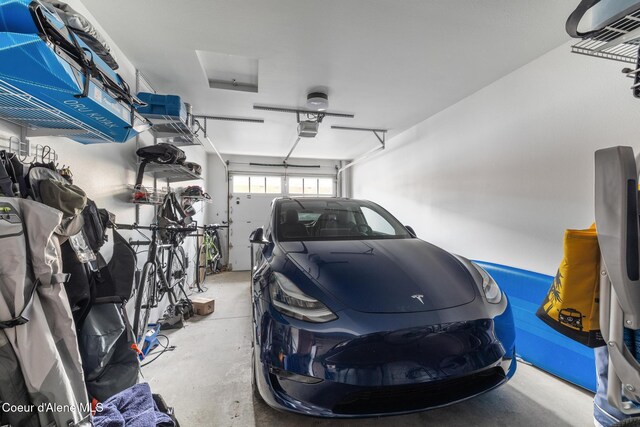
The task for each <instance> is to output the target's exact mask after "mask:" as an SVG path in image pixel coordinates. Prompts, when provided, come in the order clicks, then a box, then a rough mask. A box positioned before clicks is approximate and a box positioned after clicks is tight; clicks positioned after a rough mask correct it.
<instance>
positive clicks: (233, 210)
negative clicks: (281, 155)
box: [229, 175, 284, 270]
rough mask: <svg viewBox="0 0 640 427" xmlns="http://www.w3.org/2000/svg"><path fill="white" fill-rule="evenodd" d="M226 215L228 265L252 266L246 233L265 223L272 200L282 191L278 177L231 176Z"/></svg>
mask: <svg viewBox="0 0 640 427" xmlns="http://www.w3.org/2000/svg"><path fill="white" fill-rule="evenodd" d="M230 179H231V182H230V185H229V188H230V189H231V194H230V196H231V200H230V206H229V216H230V218H231V225H230V227H229V243H230V246H229V267H230V268H231V269H232V270H249V269H250V268H251V252H250V250H251V246H250V245H249V235H250V234H251V232H252V231H253V230H255V229H256V228H257V227H260V226H262V225H264V222H265V221H266V220H267V216H268V215H269V207H270V206H271V201H272V200H273V199H274V198H276V197H279V196H282V195H283V194H284V192H283V179H282V177H280V176H254V175H231V177H230Z"/></svg>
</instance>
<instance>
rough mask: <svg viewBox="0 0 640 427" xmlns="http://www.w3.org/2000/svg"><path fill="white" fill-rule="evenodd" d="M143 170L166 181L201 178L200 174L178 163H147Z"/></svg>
mask: <svg viewBox="0 0 640 427" xmlns="http://www.w3.org/2000/svg"><path fill="white" fill-rule="evenodd" d="M145 172H149V173H151V174H153V175H154V176H155V177H156V178H157V179H166V180H167V182H180V181H192V180H195V179H202V177H201V176H200V175H197V174H195V173H193V172H192V171H191V170H190V169H189V168H188V167H186V166H184V165H179V164H158V163H149V164H148V165H147V167H146V168H145Z"/></svg>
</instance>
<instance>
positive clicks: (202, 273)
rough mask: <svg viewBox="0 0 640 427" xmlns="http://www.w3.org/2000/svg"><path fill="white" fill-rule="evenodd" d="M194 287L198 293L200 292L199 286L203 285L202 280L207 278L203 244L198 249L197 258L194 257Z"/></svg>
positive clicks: (205, 253)
mask: <svg viewBox="0 0 640 427" xmlns="http://www.w3.org/2000/svg"><path fill="white" fill-rule="evenodd" d="M195 275H196V286H197V288H198V290H199V291H201V290H202V288H201V286H200V285H202V284H203V283H204V278H205V277H206V276H207V247H206V245H205V244H204V243H203V244H202V245H200V248H198V256H197V257H196V271H195Z"/></svg>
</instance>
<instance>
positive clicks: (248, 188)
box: [233, 175, 282, 194]
mask: <svg viewBox="0 0 640 427" xmlns="http://www.w3.org/2000/svg"><path fill="white" fill-rule="evenodd" d="M233 192H234V193H252V194H280V193H281V192H282V179H281V178H280V177H279V176H245V175H235V176H234V177H233Z"/></svg>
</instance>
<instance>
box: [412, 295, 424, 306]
mask: <svg viewBox="0 0 640 427" xmlns="http://www.w3.org/2000/svg"><path fill="white" fill-rule="evenodd" d="M422 297H424V295H411V298H415V299H417V300H418V301H420V304H422V305H424V302H423V301H422Z"/></svg>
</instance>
